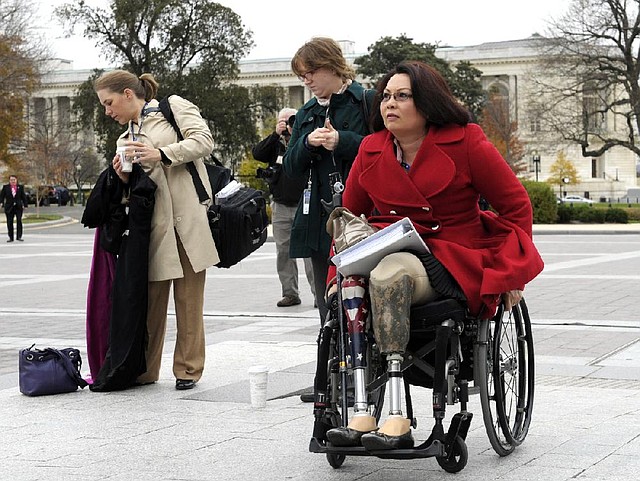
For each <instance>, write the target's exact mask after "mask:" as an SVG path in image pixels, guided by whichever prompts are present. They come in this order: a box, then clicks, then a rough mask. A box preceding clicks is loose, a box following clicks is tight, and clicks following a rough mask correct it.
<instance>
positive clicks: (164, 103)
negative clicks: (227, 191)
mask: <svg viewBox="0 0 640 481" xmlns="http://www.w3.org/2000/svg"><path fill="white" fill-rule="evenodd" d="M169 97H170V95H167V96H166V97H164V98H162V99H160V101H159V102H158V107H159V108H160V112H162V115H164V117H165V119H167V122H169V123H170V124H171V127H173V130H175V131H176V134H177V135H178V141H180V140H184V136H183V135H182V132H181V131H180V128H179V127H178V122H176V118H175V116H174V115H173V111H172V110H171V104H170V103H169ZM220 165H222V164H220ZM187 170H188V171H189V173H190V174H191V179H192V180H193V185H194V186H195V188H196V192H197V193H198V199H199V200H200V203H201V204H202V203H205V202H206V201H208V200H209V199H211V197H209V194H207V191H206V189H205V188H204V185H203V184H202V179H201V178H200V174H198V170H197V169H196V166H195V165H194V163H193V162H187Z"/></svg>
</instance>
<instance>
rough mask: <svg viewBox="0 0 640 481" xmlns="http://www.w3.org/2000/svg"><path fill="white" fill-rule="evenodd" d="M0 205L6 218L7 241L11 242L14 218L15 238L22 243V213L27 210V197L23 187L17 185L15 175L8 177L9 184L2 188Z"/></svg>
mask: <svg viewBox="0 0 640 481" xmlns="http://www.w3.org/2000/svg"><path fill="white" fill-rule="evenodd" d="M0 204H2V205H3V206H4V214H5V215H6V216H7V232H8V234H9V240H8V241H7V242H13V218H14V217H15V218H16V227H17V229H16V230H17V232H16V234H17V236H16V239H17V240H19V241H22V211H23V210H24V209H26V208H27V196H26V194H25V193H24V186H22V185H18V178H17V177H16V176H15V175H12V176H10V177H9V183H8V184H5V185H3V186H2V191H0Z"/></svg>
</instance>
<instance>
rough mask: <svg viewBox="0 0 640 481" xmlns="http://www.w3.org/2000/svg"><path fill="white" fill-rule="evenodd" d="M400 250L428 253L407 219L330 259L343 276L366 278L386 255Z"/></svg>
mask: <svg viewBox="0 0 640 481" xmlns="http://www.w3.org/2000/svg"><path fill="white" fill-rule="evenodd" d="M403 250H412V251H416V252H419V253H422V252H424V253H427V252H429V249H428V247H427V246H426V244H425V243H424V241H423V240H422V238H421V237H420V235H419V234H418V231H416V229H415V227H414V226H413V223H412V222H411V220H410V219H409V218H408V217H405V218H403V219H400V220H399V221H397V222H395V223H393V224H391V225H389V226H387V227H385V228H384V229H381V230H379V231H378V232H376V233H374V234H372V235H370V236H369V237H367V238H366V239H363V240H361V241H360V242H358V243H357V244H355V245H353V246H351V247H349V248H347V249H345V250H343V251H342V252H341V253H339V254H336V255H335V256H333V257H332V258H331V260H332V261H333V263H334V264H335V265H336V267H337V268H338V271H340V273H341V274H342V275H345V276H348V275H353V274H359V275H369V273H370V272H371V270H373V268H374V267H375V266H376V265H378V262H380V261H381V260H382V258H384V257H385V256H387V255H389V254H391V253H393V252H399V251H403Z"/></svg>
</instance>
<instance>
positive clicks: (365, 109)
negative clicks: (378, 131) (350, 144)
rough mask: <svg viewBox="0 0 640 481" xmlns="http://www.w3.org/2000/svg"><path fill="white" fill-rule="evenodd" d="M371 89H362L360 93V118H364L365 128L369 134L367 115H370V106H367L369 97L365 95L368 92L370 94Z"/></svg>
mask: <svg viewBox="0 0 640 481" xmlns="http://www.w3.org/2000/svg"><path fill="white" fill-rule="evenodd" d="M372 91H373V89H364V90H363V91H362V102H361V104H360V107H361V108H362V116H363V117H364V123H365V125H366V126H367V132H369V133H371V128H370V127H369V115H370V110H371V108H370V105H369V96H368V95H367V94H368V93H369V92H372Z"/></svg>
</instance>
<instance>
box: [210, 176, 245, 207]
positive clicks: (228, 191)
mask: <svg viewBox="0 0 640 481" xmlns="http://www.w3.org/2000/svg"><path fill="white" fill-rule="evenodd" d="M240 187H242V185H241V184H240V183H239V182H238V181H237V180H232V181H231V182H229V183H228V184H227V185H226V186H224V188H222V190H220V192H218V193H217V194H216V205H220V204H222V203H224V201H225V200H227V199H228V198H229V197H231V196H232V195H233V194H235V193H236V192H238V191H239V190H240Z"/></svg>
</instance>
